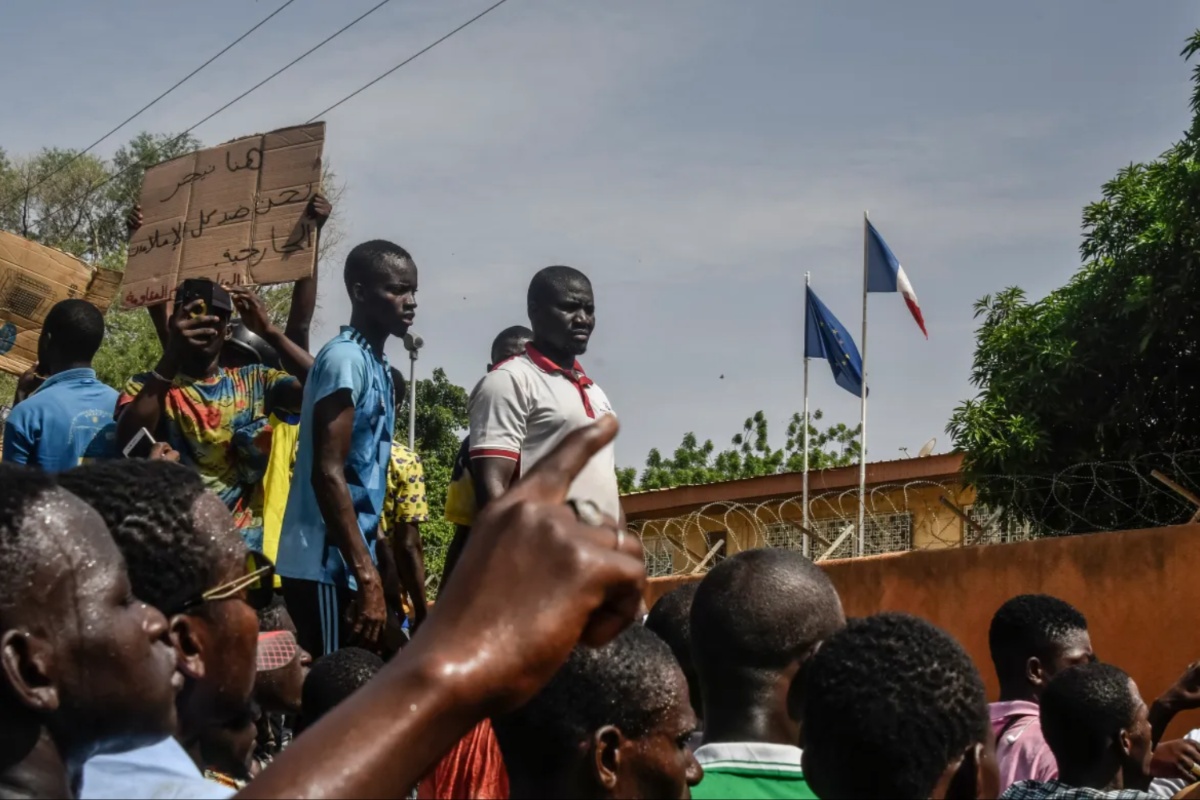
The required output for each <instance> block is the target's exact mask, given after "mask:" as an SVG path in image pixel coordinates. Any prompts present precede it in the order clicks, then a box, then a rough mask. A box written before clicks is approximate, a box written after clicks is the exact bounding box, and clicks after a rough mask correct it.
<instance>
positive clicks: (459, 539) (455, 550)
mask: <svg viewBox="0 0 1200 800" xmlns="http://www.w3.org/2000/svg"><path fill="white" fill-rule="evenodd" d="M470 535H471V529H470V528H468V527H467V526H466V525H455V526H454V538H453V539H451V540H450V546H449V547H447V548H446V563H445V565H444V566H443V567H442V582H441V583H440V584H438V585H439V586H440V587H441V588H442V589H445V588H446V584H447V583H448V582H449V580H450V573H452V572H453V571H454V565H455V564H457V563H458V557H459V556H460V555H462V550H463V548H464V547H466V545H467V537H468V536H470Z"/></svg>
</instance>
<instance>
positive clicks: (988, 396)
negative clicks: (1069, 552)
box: [947, 31, 1200, 532]
mask: <svg viewBox="0 0 1200 800" xmlns="http://www.w3.org/2000/svg"><path fill="white" fill-rule="evenodd" d="M1197 50H1200V31H1198V32H1196V33H1195V34H1193V36H1192V37H1191V39H1190V40H1189V42H1188V44H1187V46H1186V47H1185V48H1184V51H1183V56H1184V57H1185V58H1188V59H1190V58H1191V57H1192V56H1193V55H1194V54H1195V53H1196V51H1197ZM1193 83H1194V86H1193V92H1192V100H1191V108H1192V113H1193V119H1192V123H1191V126H1190V128H1189V129H1188V130H1187V132H1186V133H1185V134H1184V138H1183V139H1182V140H1181V141H1179V142H1177V143H1176V144H1174V145H1173V146H1172V147H1171V148H1170V149H1169V150H1167V151H1166V152H1165V153H1163V154H1162V155H1161V156H1160V157H1159V158H1157V159H1155V160H1154V161H1151V162H1148V163H1144V164H1130V165H1129V166H1128V167H1125V168H1123V169H1121V170H1120V171H1119V172H1118V173H1117V175H1116V177H1114V178H1113V179H1112V180H1110V181H1109V182H1108V183H1106V184H1105V185H1104V187H1103V189H1102V192H1101V199H1100V200H1098V201H1096V202H1094V203H1092V204H1090V205H1088V206H1087V207H1086V208H1085V209H1084V211H1083V232H1084V238H1083V244H1082V245H1081V248H1080V250H1081V254H1082V258H1083V266H1082V268H1081V269H1080V270H1079V271H1078V272H1077V273H1076V274H1075V275H1074V276H1073V277H1072V278H1071V280H1070V281H1069V282H1068V283H1067V284H1066V285H1065V286H1063V287H1061V288H1059V289H1056V290H1054V291H1053V292H1051V293H1050V294H1049V295H1047V296H1046V297H1045V298H1043V299H1041V300H1038V301H1036V302H1029V301H1028V299H1027V298H1026V296H1025V293H1024V292H1023V291H1022V290H1021V289H1020V288H1017V287H1010V288H1008V289H1005V290H1004V291H1002V292H1000V293H998V294H996V295H995V296H987V297H984V298H983V299H981V300H980V301H979V302H978V303H976V305H975V313H976V317H977V318H980V319H981V320H982V322H981V324H980V327H979V330H978V332H977V335H976V348H975V356H974V363H973V367H972V372H971V380H972V383H973V384H974V385H975V386H977V387H979V393H978V395H977V396H976V397H974V398H972V399H970V400H966V401H964V402H963V403H962V404H960V405H959V406H958V407H957V408H956V409H955V411H954V414H953V416H952V417H951V419H950V422H949V424H948V426H947V430H948V432H949V433H950V434H951V436H952V437H953V440H954V443H955V445H956V446H957V447H958V448H960V449H962V450H963V451H964V453H965V462H964V467H965V469H966V474H967V477H968V479H969V480H970V481H971V482H972V483H974V484H975V486H976V487H977V489H978V491H979V498H980V500H981V501H983V502H985V503H988V504H989V505H993V506H1000V505H1004V506H1006V510H1007V511H1009V512H1010V513H1012V514H1015V515H1018V516H1020V517H1022V518H1023V519H1026V520H1030V521H1033V522H1035V523H1036V524H1037V525H1039V526H1040V527H1042V528H1044V529H1049V530H1054V531H1059V532H1083V531H1086V530H1095V529H1097V528H1098V527H1118V526H1123V525H1125V524H1127V523H1129V522H1131V521H1136V520H1134V516H1133V513H1132V511H1133V508H1134V507H1135V506H1139V504H1140V503H1144V502H1146V501H1145V500H1144V498H1143V499H1142V500H1141V501H1138V500H1137V497H1136V494H1135V493H1137V492H1138V491H1139V488H1140V487H1139V483H1140V482H1139V481H1137V480H1133V481H1128V480H1127V481H1123V482H1119V483H1114V484H1113V485H1112V487H1110V491H1109V492H1105V493H1098V492H1094V491H1086V492H1083V490H1084V489H1085V488H1086V489H1089V490H1091V489H1094V487H1082V486H1081V487H1080V489H1079V491H1081V493H1080V494H1078V495H1076V496H1071V495H1070V494H1064V493H1063V488H1064V487H1063V485H1062V484H1061V482H1058V481H1052V480H1020V481H1017V480H1015V476H1023V477H1024V476H1051V475H1054V474H1056V473H1058V472H1060V471H1061V470H1064V469H1066V468H1068V467H1069V466H1070V465H1073V464H1078V463H1081V462H1090V461H1108V460H1126V459H1131V458H1135V457H1142V458H1145V457H1146V456H1148V455H1150V454H1160V453H1161V454H1172V453H1181V452H1184V451H1189V450H1195V449H1197V448H1200V407H1198V406H1197V404H1196V403H1195V398H1196V396H1197V393H1196V389H1197V384H1198V382H1200V349H1198V347H1197V342H1198V341H1200V310H1198V309H1200V305H1198V301H1200V275H1198V273H1197V269H1196V265H1197V263H1198V262H1200V67H1196V68H1195V69H1194V71H1193ZM1146 466H1147V467H1148V466H1149V465H1148V464H1147V465H1146ZM1175 477H1176V479H1177V480H1178V479H1181V478H1183V476H1180V475H1175ZM1150 502H1151V503H1152V504H1155V505H1161V504H1167V505H1169V504H1172V503H1174V499H1173V498H1172V497H1171V496H1170V495H1169V494H1165V493H1163V494H1160V495H1159V497H1158V499H1156V500H1152V501H1150ZM1084 508H1086V509H1087V511H1088V513H1087V514H1086V518H1083V519H1081V515H1080V514H1079V513H1078V512H1079V511H1080V510H1081V509H1084ZM1159 511H1161V512H1167V513H1165V515H1164V514H1160V513H1157V512H1155V513H1147V510H1146V509H1145V508H1144V507H1143V508H1139V509H1138V512H1137V519H1141V520H1145V519H1167V518H1170V516H1171V515H1170V513H1169V511H1168V509H1166V508H1165V507H1164V508H1162V509H1159Z"/></svg>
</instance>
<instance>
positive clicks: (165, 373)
mask: <svg viewBox="0 0 1200 800" xmlns="http://www.w3.org/2000/svg"><path fill="white" fill-rule="evenodd" d="M211 298H212V299H211V305H210V303H209V302H208V301H206V300H204V299H194V298H193V299H189V298H183V302H182V303H177V304H176V305H175V309H174V313H173V315H172V316H171V319H170V321H169V324H168V331H169V333H168V338H167V345H166V347H165V348H164V352H163V356H162V358H161V359H160V360H159V362H158V364H157V365H156V366H155V368H154V369H152V370H150V371H149V372H144V373H141V374H139V375H134V376H133V377H132V378H131V379H130V380H129V383H128V384H127V385H126V387H125V391H124V392H122V394H121V397H120V398H119V399H118V400H117V438H118V441H119V442H120V444H121V445H122V446H123V445H124V444H126V443H128V442H129V441H131V440H132V439H133V437H134V436H136V435H137V433H138V431H139V430H140V429H142V428H145V429H146V430H148V431H149V432H150V433H151V435H152V436H154V438H155V439H156V440H158V441H165V442H167V443H168V444H170V445H171V447H172V448H174V449H175V450H177V451H178V452H179V460H180V463H182V464H186V465H188V466H191V467H193V468H194V469H196V471H197V472H199V473H200V475H201V477H202V478H203V479H204V482H205V485H206V486H207V488H208V489H210V490H211V491H213V492H215V493H216V494H217V496H219V497H220V498H221V499H222V500H223V501H224V502H225V505H226V506H228V507H229V509H230V510H231V511H233V512H234V517H235V519H236V520H237V524H238V527H239V528H240V529H241V531H242V536H243V538H245V540H246V544H247V546H248V547H250V548H251V549H254V550H261V549H262V524H263V523H262V477H263V475H264V473H265V471H266V464H267V458H268V456H269V454H270V450H269V446H270V438H269V435H270V427H269V425H268V424H267V418H268V416H269V415H270V414H271V413H273V412H283V413H295V412H297V411H298V410H299V408H300V401H301V398H302V396H303V387H302V385H301V381H303V379H304V378H305V376H306V375H307V374H308V369H309V367H311V366H312V356H311V355H309V353H308V352H307V351H305V350H304V349H302V348H300V347H299V346H298V345H296V344H295V343H294V342H292V341H291V340H289V339H288V338H287V337H286V336H285V335H284V334H283V332H282V331H280V330H279V328H277V327H276V326H275V325H273V324H272V323H271V321H270V319H269V317H268V315H267V309H266V307H265V306H264V304H263V302H262V300H261V299H259V298H258V297H257V295H255V294H254V293H253V292H252V291H249V290H248V289H245V288H240V287H239V288H234V289H233V290H232V291H231V292H227V291H225V290H224V289H223V288H221V287H220V286H217V285H213V286H212V287H211ZM235 307H236V308H237V310H238V312H239V313H240V314H241V317H242V321H243V322H244V323H245V324H246V327H247V328H249V329H250V330H252V331H254V332H255V333H257V334H258V335H259V336H261V337H262V338H263V339H265V340H266V341H267V342H268V343H270V345H271V346H272V347H274V348H275V350H276V351H277V352H278V353H279V355H280V359H281V361H282V362H283V365H284V367H286V368H287V370H288V372H284V371H282V370H277V369H271V368H269V367H266V366H263V365H261V364H253V365H250V366H244V367H240V368H231V367H222V366H220V354H221V348H222V346H223V345H224V343H225V340H226V338H228V336H229V330H230V322H229V321H230V316H231V315H232V313H233V310H234V308H235ZM289 373H291V374H289Z"/></svg>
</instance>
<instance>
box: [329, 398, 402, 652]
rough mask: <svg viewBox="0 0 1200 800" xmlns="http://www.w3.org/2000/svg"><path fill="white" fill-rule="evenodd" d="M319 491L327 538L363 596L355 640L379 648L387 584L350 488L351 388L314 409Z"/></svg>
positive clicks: (357, 609) (356, 606)
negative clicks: (364, 533) (363, 533)
mask: <svg viewBox="0 0 1200 800" xmlns="http://www.w3.org/2000/svg"><path fill="white" fill-rule="evenodd" d="M312 424H313V433H312V435H313V452H314V453H316V458H315V459H314V460H313V466H312V475H311V476H310V480H311V481H312V487H313V491H314V492H315V493H316V497H317V507H318V508H319V509H320V510H321V516H322V517H323V518H324V520H325V530H326V536H328V538H329V541H330V542H331V543H332V544H333V545H334V546H335V547H337V549H338V550H339V551H340V552H341V554H342V558H344V559H345V560H346V566H347V567H348V568H349V569H350V571H351V572H352V573H354V579H355V580H356V581H357V583H358V592H357V595H356V598H355V601H354V609H353V613H354V619H353V621H352V624H353V630H354V635H355V636H357V637H360V638H361V639H362V641H363V642H365V643H366V644H367V645H369V646H374V645H375V643H376V642H378V641H379V636H380V634H381V633H383V626H384V624H385V622H386V621H387V604H386V603H385V602H384V599H383V582H382V581H381V580H380V578H379V571H378V570H376V569H375V564H374V563H373V562H372V561H371V553H370V551H369V550H368V549H367V543H366V541H365V540H364V539H363V535H362V531H361V530H359V527H358V515H357V514H356V513H355V511H354V501H353V500H352V499H351V497H350V487H349V486H348V485H347V484H346V469H345V467H346V458H347V457H348V456H349V455H350V440H351V434H352V433H353V430H354V400H353V396H352V393H351V390H350V389H339V390H337V391H335V392H333V393H332V394H328V395H326V396H325V397H322V398H321V399H319V400H317V402H316V404H315V405H314V406H313V415H312Z"/></svg>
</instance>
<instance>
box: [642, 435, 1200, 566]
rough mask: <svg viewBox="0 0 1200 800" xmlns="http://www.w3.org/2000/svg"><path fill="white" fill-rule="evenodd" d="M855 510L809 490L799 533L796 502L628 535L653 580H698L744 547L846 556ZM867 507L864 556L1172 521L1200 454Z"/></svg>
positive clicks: (1189, 502)
mask: <svg viewBox="0 0 1200 800" xmlns="http://www.w3.org/2000/svg"><path fill="white" fill-rule="evenodd" d="M1164 478H1165V480H1164ZM1171 483H1174V484H1175V486H1174V487H1172V486H1171V485H1170V484H1171ZM1188 495H1190V497H1189V496H1188ZM858 504H859V495H858V487H856V486H855V487H850V488H846V489H839V490H833V491H827V492H813V493H810V496H809V526H808V529H807V533H808V534H809V535H806V531H805V530H804V529H803V526H802V524H801V521H802V520H803V518H804V507H803V500H802V496H801V495H800V494H795V495H792V496H782V497H775V498H771V499H767V500H763V501H758V502H751V503H743V502H736V501H714V502H711V503H708V504H706V505H704V506H702V507H701V508H698V509H696V510H694V511H692V512H690V513H687V514H684V515H680V516H675V517H665V518H658V519H642V520H638V521H636V522H633V523H631V524H630V530H631V531H633V532H634V533H636V534H637V535H638V536H639V537H640V538H641V540H642V547H643V551H644V553H645V560H646V569H647V572H648V573H649V574H650V575H651V576H652V577H655V576H666V575H681V574H693V573H694V574H701V573H703V572H705V571H707V570H708V569H709V568H711V567H712V566H713V564H715V563H717V562H718V561H719V560H720V559H721V558H723V557H724V556H725V555H727V554H730V553H735V552H738V551H739V550H743V549H747V548H752V547H784V548H788V549H793V550H799V551H802V552H804V553H805V555H808V556H810V557H811V558H813V559H815V560H825V559H839V558H853V557H855V555H856V550H857V540H858V531H857V514H858ZM866 506H867V514H866V522H865V536H864V553H863V555H865V556H874V555H881V554H884V553H894V552H905V551H910V550H931V549H939V548H946V547H964V546H976V545H985V544H1003V543H1009V542H1018V541H1027V540H1030V539H1037V538H1041V537H1047V536H1066V535H1077V534H1085V533H1098V532H1105V531H1118V530H1135V529H1140V528H1154V527H1160V526H1164V525H1177V524H1181V523H1185V522H1189V521H1192V520H1193V518H1194V517H1196V516H1200V450H1192V451H1187V452H1182V453H1175V454H1162V453H1159V454H1152V455H1145V456H1140V457H1138V458H1134V459H1129V460H1120V461H1089V462H1081V463H1079V464H1074V465H1072V466H1070V467H1067V468H1065V469H1062V470H1060V471H1057V472H1054V473H1048V474H1043V475H1037V474H1029V475H981V476H975V477H974V478H973V480H972V482H971V485H968V484H967V483H966V482H965V479H964V480H961V481H959V480H953V479H946V480H940V481H931V480H913V481H906V482H897V483H888V484H881V485H875V486H869V487H867V498H866Z"/></svg>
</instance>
